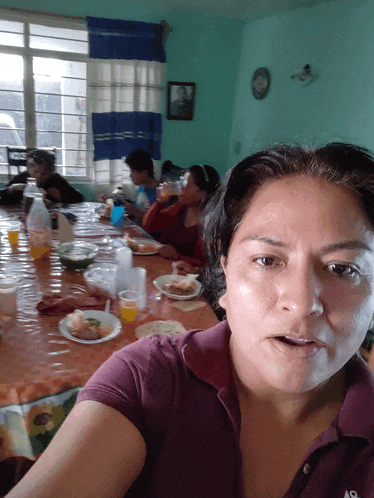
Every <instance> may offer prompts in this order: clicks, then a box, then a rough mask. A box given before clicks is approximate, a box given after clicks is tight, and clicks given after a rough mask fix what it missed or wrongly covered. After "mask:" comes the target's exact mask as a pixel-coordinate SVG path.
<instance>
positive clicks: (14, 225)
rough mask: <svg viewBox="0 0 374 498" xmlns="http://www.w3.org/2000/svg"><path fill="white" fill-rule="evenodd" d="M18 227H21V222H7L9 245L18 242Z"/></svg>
mask: <svg viewBox="0 0 374 498" xmlns="http://www.w3.org/2000/svg"><path fill="white" fill-rule="evenodd" d="M20 229H21V222H20V221H10V222H9V223H8V224H7V232H8V240H9V244H11V245H16V244H18V235H19V231H20Z"/></svg>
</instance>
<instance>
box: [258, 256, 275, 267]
mask: <svg viewBox="0 0 374 498" xmlns="http://www.w3.org/2000/svg"><path fill="white" fill-rule="evenodd" d="M255 262H256V263H257V264H258V265H260V266H261V267H263V268H265V267H274V266H279V265H280V261H279V259H278V258H274V257H273V256H261V257H259V258H256V259H255Z"/></svg>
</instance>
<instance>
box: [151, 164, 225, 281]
mask: <svg viewBox="0 0 374 498" xmlns="http://www.w3.org/2000/svg"><path fill="white" fill-rule="evenodd" d="M218 183H219V175H218V173H217V171H216V170H215V169H214V168H213V167H212V166H208V165H204V166H200V165H194V166H191V167H190V168H189V169H188V170H187V173H186V175H185V177H184V182H183V187H182V193H181V194H180V195H179V196H178V200H177V201H176V202H175V203H174V204H172V205H171V206H169V207H167V208H165V205H166V203H167V202H168V196H164V195H162V196H161V193H160V191H159V195H158V197H157V200H156V201H155V202H154V203H153V204H152V206H151V207H150V208H149V210H148V211H147V213H146V214H145V216H144V218H143V228H145V230H147V231H148V232H151V233H153V232H161V235H160V236H159V237H158V240H159V241H160V242H161V243H162V244H165V245H164V246H163V247H162V248H161V250H160V255H161V256H163V257H164V258H168V259H174V260H183V261H184V262H185V263H186V264H188V265H190V267H191V269H193V268H195V267H202V266H204V264H205V262H204V257H203V246H202V240H201V231H202V227H201V218H202V214H203V211H204V206H205V204H206V203H207V202H208V200H209V199H210V197H211V196H212V195H213V194H214V192H215V191H216V189H217V186H218ZM190 273H192V271H191V272H190Z"/></svg>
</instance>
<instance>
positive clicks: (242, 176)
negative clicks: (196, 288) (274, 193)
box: [203, 142, 374, 313]
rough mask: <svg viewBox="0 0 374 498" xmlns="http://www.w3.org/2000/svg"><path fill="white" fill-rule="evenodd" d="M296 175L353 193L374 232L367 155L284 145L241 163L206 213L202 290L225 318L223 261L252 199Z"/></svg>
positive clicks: (372, 177) (335, 146)
mask: <svg viewBox="0 0 374 498" xmlns="http://www.w3.org/2000/svg"><path fill="white" fill-rule="evenodd" d="M298 175H299V176H300V175H305V176H308V177H312V178H321V179H324V180H326V181H329V182H331V183H334V184H336V185H339V186H341V187H346V188H347V189H349V190H351V191H352V192H353V193H354V194H355V195H356V196H357V198H358V200H359V201H360V203H361V206H362V208H363V210H364V212H365V213H366V214H367V216H368V218H369V221H370V223H371V224H372V226H373V228H374V157H373V155H372V153H371V152H370V151H369V150H367V149H364V148H362V147H358V146H355V145H351V144H345V143H338V142H334V143H330V144H328V145H326V146H324V147H321V148H319V149H316V148H311V149H308V148H306V147H302V146H290V145H282V144H280V145H275V146H274V147H271V148H268V149H264V150H261V151H260V152H257V153H256V154H253V155H252V156H249V157H247V158H245V159H243V160H242V161H241V162H240V163H238V164H237V165H236V166H235V167H233V168H232V169H230V170H229V171H228V172H227V174H226V176H225V178H224V179H223V181H222V182H221V184H220V186H219V188H218V190H217V192H216V193H215V195H214V196H213V197H212V198H211V199H210V201H209V203H208V205H207V206H206V209H205V213H204V245H205V251H206V254H207V259H208V264H207V265H206V268H205V275H204V279H203V289H204V295H205V296H206V297H207V299H208V300H209V302H210V303H211V305H212V306H213V309H216V310H218V312H221V313H222V308H220V307H219V304H218V300H219V298H220V297H221V296H222V295H223V294H224V292H225V290H226V282H225V276H224V273H223V270H222V268H221V263H220V259H221V256H224V257H226V256H227V254H228V251H229V247H230V244H231V241H232V239H233V237H234V235H235V233H236V230H237V229H238V227H239V225H240V222H241V221H242V219H243V216H244V214H245V212H246V210H247V208H248V205H249V203H250V201H251V198H252V196H253V195H254V193H255V192H256V191H257V190H258V189H259V188H260V187H261V186H263V185H265V184H266V183H269V182H271V181H274V180H280V179H282V178H285V177H290V176H298Z"/></svg>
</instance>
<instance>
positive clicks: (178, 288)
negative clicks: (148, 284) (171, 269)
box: [153, 275, 201, 301]
mask: <svg viewBox="0 0 374 498" xmlns="http://www.w3.org/2000/svg"><path fill="white" fill-rule="evenodd" d="M196 277H197V275H187V277H185V276H183V275H161V276H160V277H158V278H156V279H155V280H153V285H154V286H155V287H156V289H157V290H159V291H160V292H161V293H162V294H164V295H165V296H167V297H170V299H176V300H177V301H186V300H187V299H192V298H194V297H196V296H198V295H199V294H200V292H201V283H200V282H198V281H197V280H196Z"/></svg>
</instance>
